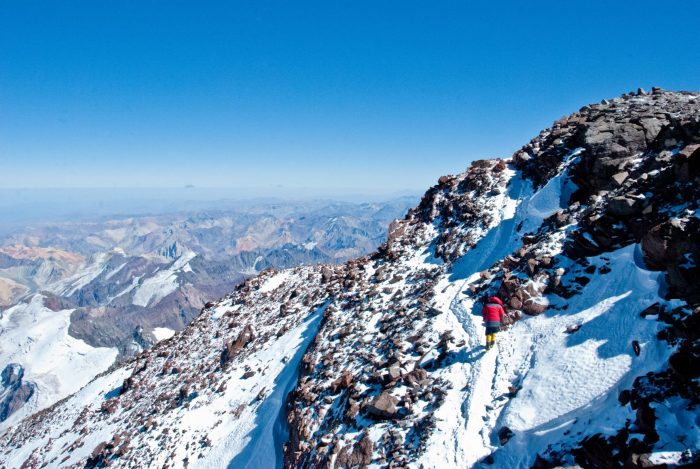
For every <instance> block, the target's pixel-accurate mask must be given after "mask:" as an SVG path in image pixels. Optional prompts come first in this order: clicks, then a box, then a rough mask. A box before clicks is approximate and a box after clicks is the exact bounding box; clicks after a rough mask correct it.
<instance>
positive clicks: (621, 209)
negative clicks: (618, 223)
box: [608, 196, 641, 217]
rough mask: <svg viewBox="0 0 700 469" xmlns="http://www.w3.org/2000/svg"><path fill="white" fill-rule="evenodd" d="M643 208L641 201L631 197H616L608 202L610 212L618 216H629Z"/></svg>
mask: <svg viewBox="0 0 700 469" xmlns="http://www.w3.org/2000/svg"><path fill="white" fill-rule="evenodd" d="M640 209H641V203H639V201H638V200H637V199H635V198H631V197H625V196H621V197H614V198H612V199H610V202H608V213H610V214H612V215H615V216H618V217H628V216H630V215H633V214H635V213H637V212H638V211H639V210H640Z"/></svg>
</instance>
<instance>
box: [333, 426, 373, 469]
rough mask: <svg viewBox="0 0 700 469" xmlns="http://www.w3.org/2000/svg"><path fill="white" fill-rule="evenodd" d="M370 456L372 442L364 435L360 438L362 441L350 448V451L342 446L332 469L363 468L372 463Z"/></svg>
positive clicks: (347, 447)
mask: <svg viewBox="0 0 700 469" xmlns="http://www.w3.org/2000/svg"><path fill="white" fill-rule="evenodd" d="M372 455H373V445H372V440H370V438H369V435H368V434H367V433H365V434H364V435H363V436H362V439H361V440H360V441H359V442H358V443H357V444H355V446H354V447H353V448H352V451H350V447H349V446H344V447H343V448H342V449H341V450H340V452H339V453H338V456H337V457H336V460H335V466H334V467H335V468H338V469H340V468H347V469H350V468H355V467H360V468H364V467H367V466H368V465H369V464H371V463H372Z"/></svg>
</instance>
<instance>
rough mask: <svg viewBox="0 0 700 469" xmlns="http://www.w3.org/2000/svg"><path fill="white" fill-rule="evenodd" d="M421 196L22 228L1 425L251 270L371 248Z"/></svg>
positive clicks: (5, 317)
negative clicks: (381, 201)
mask: <svg viewBox="0 0 700 469" xmlns="http://www.w3.org/2000/svg"><path fill="white" fill-rule="evenodd" d="M414 202H415V199H413V198H409V197H406V198H400V199H395V200H391V201H388V202H383V203H364V204H359V203H347V202H328V201H305V202H297V203H284V202H266V203H256V204H245V205H243V206H242V207H241V208H240V209H238V210H208V211H197V212H189V213H176V214H165V215H158V216H136V217H130V218H115V219H108V220H103V221H93V222H77V223H59V224H44V225H34V226H30V227H27V228H24V229H19V230H18V229H15V230H14V232H13V233H11V234H10V235H8V236H6V237H5V238H4V239H2V241H1V242H0V371H2V370H5V371H3V373H5V374H7V375H8V378H7V380H5V381H7V383H5V384H4V385H3V387H1V388H0V390H2V394H0V420H6V419H7V418H8V417H9V416H10V415H12V414H14V413H15V412H17V411H18V410H19V409H21V408H23V407H24V409H23V411H22V412H19V414H17V416H16V417H19V416H20V415H24V414H26V413H29V412H32V411H35V410H38V409H41V408H43V407H45V406H47V405H50V404H51V403H53V402H55V400H57V399H60V398H62V397H64V396H66V395H68V394H70V393H72V392H75V391H77V390H78V389H79V388H80V387H81V386H82V385H84V384H85V383H87V382H88V381H89V379H91V378H92V377H93V376H94V375H96V374H97V373H99V372H101V371H104V370H106V369H107V368H109V367H110V366H111V365H112V364H113V363H114V361H115V359H116V360H119V359H121V358H124V357H129V356H132V355H134V354H136V353H138V352H140V351H141V350H143V349H144V348H148V347H150V346H152V345H153V344H155V343H156V342H157V341H158V340H159V339H164V338H167V337H169V336H170V335H172V334H173V333H175V332H176V331H179V330H182V329H183V328H184V327H185V326H187V325H188V324H189V323H190V321H191V320H192V319H193V318H194V317H195V316H196V315H197V314H198V313H199V311H200V310H201V309H202V307H203V306H204V305H205V303H207V302H209V301H214V300H216V299H218V298H220V297H221V296H223V295H224V294H226V293H227V292H229V291H231V289H232V288H234V287H235V286H236V285H237V284H238V283H240V282H241V281H243V280H244V279H245V278H246V277H248V276H251V275H255V274H257V273H258V272H260V271H263V270H265V269H273V268H274V269H281V268H288V267H294V266H299V265H305V264H319V263H330V264H335V263H342V262H344V261H346V260H347V259H350V258H353V257H356V256H358V255H362V254H365V253H367V252H370V251H371V250H373V249H375V248H376V247H377V246H378V245H379V244H380V243H381V241H382V240H383V239H384V238H385V236H386V227H387V226H388V224H389V223H390V222H391V220H393V219H395V218H400V217H401V216H403V214H404V213H405V212H406V210H407V208H408V207H409V206H410V205H412V204H413V203H414ZM10 377H12V379H10ZM25 403H26V404H27V405H26V406H25Z"/></svg>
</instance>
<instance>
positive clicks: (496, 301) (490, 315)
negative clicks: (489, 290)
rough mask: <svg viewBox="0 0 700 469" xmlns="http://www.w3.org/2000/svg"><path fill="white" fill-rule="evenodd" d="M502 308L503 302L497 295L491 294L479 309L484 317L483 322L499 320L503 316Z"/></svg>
mask: <svg viewBox="0 0 700 469" xmlns="http://www.w3.org/2000/svg"><path fill="white" fill-rule="evenodd" d="M505 314H506V312H505V311H504V310H503V302H502V301H501V300H500V298H498V297H497V296H491V297H489V299H488V303H486V304H485V305H484V308H483V309H482V310H481V315H482V316H483V317H484V322H501V318H502V317H503V316H505Z"/></svg>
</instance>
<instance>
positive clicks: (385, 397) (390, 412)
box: [367, 391, 399, 419]
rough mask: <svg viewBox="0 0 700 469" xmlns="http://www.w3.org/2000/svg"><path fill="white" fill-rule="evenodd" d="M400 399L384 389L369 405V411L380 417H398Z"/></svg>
mask: <svg viewBox="0 0 700 469" xmlns="http://www.w3.org/2000/svg"><path fill="white" fill-rule="evenodd" d="M398 403H399V399H398V398H396V397H394V396H392V395H391V394H389V393H388V392H386V391H384V392H382V393H381V394H380V395H379V396H377V397H375V398H374V399H373V400H372V402H370V403H369V404H368V405H367V412H368V413H369V414H370V415H372V416H374V417H377V418H380V419H397V418H399V410H398V408H397V407H396V406H397V404H398Z"/></svg>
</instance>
